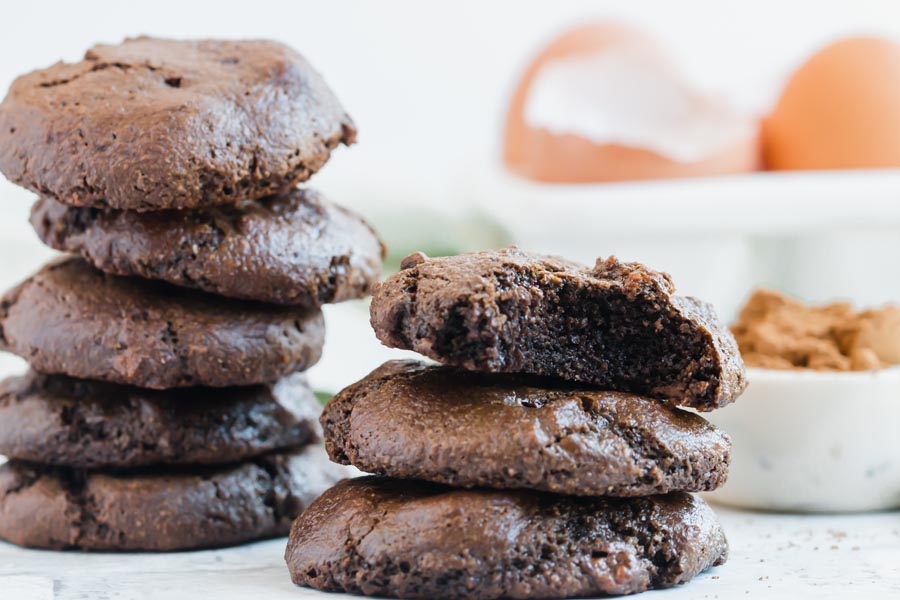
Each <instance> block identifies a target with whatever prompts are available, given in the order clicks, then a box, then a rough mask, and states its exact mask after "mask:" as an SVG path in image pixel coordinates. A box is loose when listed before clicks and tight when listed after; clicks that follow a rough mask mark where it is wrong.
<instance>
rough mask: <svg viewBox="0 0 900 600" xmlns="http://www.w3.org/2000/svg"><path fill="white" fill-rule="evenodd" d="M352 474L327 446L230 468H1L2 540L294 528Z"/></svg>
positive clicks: (166, 541) (115, 544)
mask: <svg viewBox="0 0 900 600" xmlns="http://www.w3.org/2000/svg"><path fill="white" fill-rule="evenodd" d="M344 476H346V472H345V469H342V468H341V467H339V466H338V465H334V464H333V463H329V462H328V460H327V457H326V456H325V454H324V452H323V451H322V449H321V447H320V446H317V445H314V446H308V447H306V448H305V449H303V450H296V451H292V452H283V453H275V454H267V455H265V456H261V457H258V458H256V459H253V460H251V461H247V462H243V463H237V464H233V465H228V466H222V467H183V468H180V469H176V468H173V467H167V468H165V469H160V470H153V469H144V470H138V471H122V472H116V473H104V472H97V471H82V470H73V469H65V468H58V467H44V466H39V465H34V464H31V463H25V462H21V461H10V462H8V463H6V464H5V465H2V466H0V538H2V539H4V540H7V541H9V542H12V543H14V544H18V545H20V546H27V547H31V548H46V549H52V550H97V551H137V550H146V551H172V550H187V549H192V548H215V547H219V546H229V545H233V544H240V543H245V542H249V541H253V540H259V539H265V538H270V537H277V536H281V535H285V534H286V533H287V532H288V531H289V529H290V526H291V522H292V521H293V520H294V518H296V517H297V515H298V514H300V512H302V511H303V509H305V508H306V507H307V506H309V504H310V503H311V502H312V501H313V500H314V499H315V498H316V497H317V496H318V495H319V494H321V493H322V492H323V491H324V490H325V489H327V488H328V486H330V485H332V484H333V483H334V482H336V481H338V480H339V479H341V478H342V477H344Z"/></svg>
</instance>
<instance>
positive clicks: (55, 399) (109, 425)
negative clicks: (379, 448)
mask: <svg viewBox="0 0 900 600" xmlns="http://www.w3.org/2000/svg"><path fill="white" fill-rule="evenodd" d="M320 411H321V405H320V404H319V401H318V399H317V398H316V397H315V395H314V394H313V392H312V390H311V389H310V387H309V385H308V384H307V382H306V378H305V376H304V375H302V374H294V375H290V376H288V377H285V378H284V379H282V380H280V381H278V382H277V383H275V384H260V385H253V386H243V387H228V388H206V387H196V388H176V389H172V390H146V389H142V388H137V387H133V386H123V385H118V384H115V383H106V382H101V381H93V380H86V379H73V378H71V377H66V376H64V375H44V374H42V373H37V372H35V371H29V372H28V373H26V374H25V375H22V376H20V377H10V378H8V379H6V380H4V381H2V382H0V454H3V455H5V456H7V457H9V458H14V459H18V460H25V461H30V462H35V463H41V464H49V465H56V466H65V467H75V468H85V469H123V468H133V467H139V466H146V465H159V464H173V465H177V464H198V465H202V464H226V463H232V462H236V461H240V460H244V459H248V458H252V457H254V456H258V455H260V454H264V453H266V452H271V451H274V450H280V449H283V448H289V447H297V446H302V445H304V444H306V443H309V442H314V441H317V440H318V439H319V427H318V422H317V419H318V417H319V414H320Z"/></svg>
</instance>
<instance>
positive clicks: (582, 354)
mask: <svg viewBox="0 0 900 600" xmlns="http://www.w3.org/2000/svg"><path fill="white" fill-rule="evenodd" d="M371 321H372V327H373V328H374V329H375V334H376V335H377V336H378V339H379V340H381V342H382V343H384V344H385V345H387V346H391V347H395V348H402V349H407V350H414V351H416V352H419V353H420V354H424V355H425V356H428V357H429V358H433V359H435V360H437V361H438V362H441V363H445V364H452V365H457V366H461V367H465V368H466V369H469V370H473V371H484V372H492V373H530V374H535V375H544V376H549V377H556V378H559V379H564V380H571V381H580V382H584V383H589V384H593V385H597V386H599V387H602V388H605V389H610V390H616V391H621V392H630V393H635V394H641V395H644V396H650V397H654V398H660V399H663V400H666V401H667V402H670V403H671V404H676V405H680V406H690V407H692V408H696V409H697V410H701V411H707V410H713V409H715V408H718V407H721V406H725V405H726V404H729V403H730V402H732V401H733V400H734V399H735V398H737V396H739V395H740V394H741V392H742V391H743V390H744V388H745V387H746V385H747V382H746V373H745V370H744V364H743V362H742V361H741V356H740V353H739V352H738V348H737V344H736V343H735V341H734V338H733V337H732V336H731V333H730V332H729V331H728V329H727V328H726V327H725V326H724V325H723V324H722V323H720V322H719V320H718V318H717V317H716V315H715V311H714V310H713V309H712V307H711V306H710V305H709V304H707V303H705V302H702V301H700V300H697V299H696V298H691V297H686V296H678V295H676V294H675V286H674V284H673V283H672V280H671V279H670V278H669V276H668V275H667V274H665V273H660V272H657V271H653V270H651V269H649V268H647V267H645V266H644V265H641V264H639V263H622V262H619V261H618V260H616V259H615V258H614V257H611V258H608V259H605V260H604V259H598V260H597V263H596V265H595V266H594V267H593V268H588V267H586V266H584V265H580V264H578V263H575V262H571V261H568V260H564V259H561V258H557V257H555V256H546V255H542V254H534V253H529V252H525V251H523V250H519V249H518V248H515V247H513V248H506V249H503V250H491V251H486V252H475V253H470V254H461V255H458V256H448V257H441V258H433V259H429V258H428V257H426V256H425V255H424V254H421V253H417V254H414V255H412V256H410V257H408V258H407V259H406V260H404V261H403V264H402V268H401V270H400V271H399V272H398V273H396V274H395V275H393V276H391V277H389V278H388V279H387V280H386V281H385V282H384V283H382V284H380V285H378V286H376V288H375V290H374V293H373V298H372V305H371Z"/></svg>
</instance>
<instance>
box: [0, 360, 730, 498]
mask: <svg viewBox="0 0 900 600" xmlns="http://www.w3.org/2000/svg"><path fill="white" fill-rule="evenodd" d="M321 420H322V426H323V428H324V430H325V444H326V448H327V449H328V453H329V455H331V458H332V460H335V461H337V462H341V463H344V464H352V465H354V466H356V467H357V468H359V469H361V470H363V471H365V472H367V473H377V474H380V475H388V476H390V477H400V478H404V479H408V478H412V479H425V480H427V481H436V482H438V483H446V484H448V485H453V486H463V487H475V486H479V487H481V486H486V487H493V488H529V489H536V490H545V491H550V492H557V493H560V494H576V495H584V496H647V495H650V494H660V493H665V492H669V491H687V492H700V491H710V490H714V489H716V488H717V487H719V486H721V485H722V484H723V483H725V478H726V477H727V476H728V465H729V461H730V454H731V440H730V438H729V437H728V436H727V435H725V434H724V433H722V432H720V431H719V430H717V429H716V428H715V427H713V426H712V425H710V424H709V423H707V422H706V421H704V420H703V419H702V418H701V417H699V416H697V415H695V414H692V413H689V412H687V411H683V410H681V409H678V408H673V407H670V406H666V405H665V404H663V403H661V402H659V401H657V400H653V399H648V398H642V397H640V396H632V395H629V394H622V393H619V392H601V391H595V390H590V389H585V388H580V389H579V388H577V387H572V386H567V385H564V384H558V385H554V383H553V382H546V381H535V379H534V378H527V377H525V376H515V375H482V374H478V373H472V372H467V371H463V370H461V369H456V368H453V367H437V366H430V365H426V364H424V363H420V362H417V361H393V362H389V363H385V364H384V365H383V366H382V367H380V368H379V369H377V370H376V371H374V372H373V373H371V374H370V375H369V376H368V377H366V378H365V379H363V380H362V381H360V382H359V383H356V384H353V385H351V386H350V387H348V388H346V389H345V390H343V391H342V392H341V393H339V394H338V395H337V396H335V397H334V398H332V399H331V401H329V403H328V405H327V406H326V407H325V411H324V412H323V413H322V419H321ZM500 432H502V433H500ZM498 434H499V435H498ZM0 449H2V448H0Z"/></svg>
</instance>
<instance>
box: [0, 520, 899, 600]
mask: <svg viewBox="0 0 900 600" xmlns="http://www.w3.org/2000/svg"><path fill="white" fill-rule="evenodd" d="M716 511H717V512H718V513H719V515H720V516H721V518H722V521H723V524H724V526H725V529H726V532H727V533H728V538H729V542H730V544H731V555H730V557H729V560H728V562H727V563H726V564H725V565H723V566H721V567H717V568H715V569H712V570H710V571H707V572H706V573H704V574H702V575H700V576H699V577H698V578H697V579H695V580H694V581H693V582H691V583H689V584H687V585H684V586H680V587H678V588H675V589H671V590H665V591H660V592H650V593H649V595H650V596H651V597H656V596H661V597H665V598H670V599H671V600H677V599H681V598H690V599H716V598H721V599H723V600H727V599H731V598H767V599H779V598H785V599H787V598H790V599H796V598H816V599H817V600H828V599H832V598H834V599H838V598H841V599H843V598H867V599H870V600H881V599H885V600H887V599H896V598H900V513H878V514H867V515H833V516H832V515H827V516H798V515H774V514H763V513H749V512H743V511H736V510H732V509H727V508H722V507H716ZM285 543H286V541H285V539H284V538H282V539H277V540H271V541H267V542H260V543H256V544H251V545H247V546H242V547H238V548H229V549H224V550H212V551H202V552H181V553H172V554H82V553H74V552H48V551H40V550H23V549H21V548H17V547H15V546H11V545H9V544H3V543H0V598H14V599H16V600H50V599H54V600H76V599H77V600H86V599H106V598H116V599H122V600H131V599H141V598H165V599H172V600H178V599H182V598H184V599H185V600H187V599H191V600H194V599H196V598H205V597H215V598H217V600H238V599H243V598H265V599H266V600H282V599H284V600H288V599H292V600H302V599H313V598H322V599H329V598H331V599H335V600H336V599H337V598H345V597H347V598H349V597H350V596H343V595H335V594H328V595H326V594H322V593H319V592H315V591H312V590H307V589H304V588H299V587H295V586H293V585H292V584H291V581H290V578H289V576H288V572H287V568H286V567H285V565H284V561H283V559H282V554H283V552H284V546H285Z"/></svg>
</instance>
